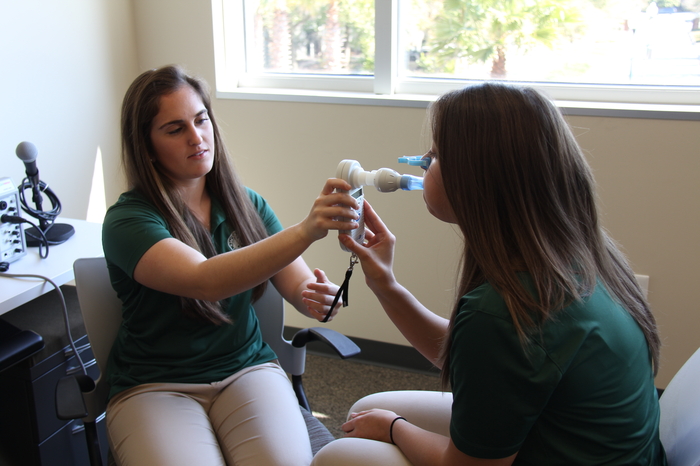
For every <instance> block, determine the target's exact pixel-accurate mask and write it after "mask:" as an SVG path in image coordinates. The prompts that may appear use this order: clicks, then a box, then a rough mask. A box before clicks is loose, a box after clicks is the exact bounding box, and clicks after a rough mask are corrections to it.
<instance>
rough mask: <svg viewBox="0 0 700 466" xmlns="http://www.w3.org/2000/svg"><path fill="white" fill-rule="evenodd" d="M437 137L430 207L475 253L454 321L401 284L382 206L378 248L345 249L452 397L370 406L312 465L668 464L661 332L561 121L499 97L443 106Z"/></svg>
mask: <svg viewBox="0 0 700 466" xmlns="http://www.w3.org/2000/svg"><path fill="white" fill-rule="evenodd" d="M430 122H431V125H432V137H433V145H432V148H431V150H430V151H429V152H428V153H427V154H426V155H425V156H424V158H423V162H424V164H423V166H424V169H425V170H426V171H425V176H424V200H425V203H426V206H427V208H428V210H429V211H430V213H431V214H432V215H434V216H435V217H437V218H438V219H440V220H442V221H444V222H448V223H453V224H456V225H458V226H459V228H460V230H461V233H462V235H463V238H464V249H463V255H462V261H461V264H462V270H461V274H460V277H459V282H458V294H457V298H456V300H455V304H454V308H453V312H452V315H451V317H450V319H445V318H442V317H440V316H438V315H436V314H434V313H432V312H431V311H429V310H428V309H426V308H425V307H424V306H423V305H422V304H421V303H420V302H418V301H417V300H416V299H415V298H414V297H413V295H411V293H409V291H408V290H406V289H405V288H403V287H402V286H401V285H400V284H399V283H398V282H397V281H396V277H395V276H394V272H393V270H392V264H393V254H394V243H395V238H394V236H393V235H392V234H391V232H390V231H389V230H388V229H387V227H386V226H385V224H384V223H383V222H382V221H381V219H380V218H379V216H378V215H377V214H376V213H375V211H374V210H373V209H372V208H371V206H369V204H366V205H365V224H366V226H367V227H368V231H367V234H366V235H367V236H366V238H367V242H366V244H364V245H361V244H358V243H355V242H353V241H352V240H350V239H349V237H347V235H344V236H342V237H341V242H342V243H343V245H344V246H346V247H347V248H348V249H350V250H351V251H353V252H354V253H355V254H357V256H358V257H359V259H360V262H361V264H362V269H363V271H364V273H365V277H366V281H367V284H368V286H369V287H370V289H371V290H372V291H373V292H374V293H375V294H376V296H377V298H378V299H379V302H380V303H381V305H382V307H383V308H384V310H385V311H386V313H387V315H388V316H389V317H390V318H391V319H392V321H393V322H394V324H395V325H396V326H397V327H398V328H399V329H400V330H401V332H402V333H403V335H404V336H405V337H406V338H407V339H408V340H409V341H410V342H411V344H412V345H413V346H414V347H415V348H416V349H418V350H419V351H420V352H421V353H422V354H423V355H424V356H425V357H426V358H428V359H429V360H430V361H431V362H433V363H434V364H435V365H436V366H437V367H440V368H441V369H442V374H443V383H444V384H445V385H447V384H448V383H449V384H450V385H451V389H452V393H451V394H449V393H444V394H442V393H439V392H436V393H432V392H391V393H385V394H375V395H370V396H369V397H366V398H365V399H363V400H360V401H359V402H358V403H356V404H355V406H353V408H352V409H351V414H350V416H349V419H348V421H347V422H346V423H345V424H344V425H343V430H344V431H345V432H346V437H347V438H343V439H340V440H337V441H335V442H331V443H330V444H329V445H327V446H326V447H324V448H323V449H322V450H321V451H320V452H319V453H318V454H317V455H316V457H315V458H314V461H313V463H312V464H313V465H315V466H320V465H331V464H332V465H334V466H346V465H352V464H365V465H387V464H391V465H409V464H412V465H431V466H437V465H462V466H464V465H511V464H528V465H530V464H533V465H534V464H537V465H544V464H547V465H553V464H561V465H600V464H605V465H632V464H634V465H664V464H666V459H665V454H664V450H663V447H662V445H661V443H660V441H659V434H658V422H659V405H658V400H657V392H656V389H655V387H654V375H655V372H656V369H657V368H658V361H659V346H660V344H659V336H658V333H657V329H656V324H655V320H654V317H653V316H652V314H651V311H650V310H649V306H648V304H647V302H646V300H645V299H644V296H643V295H642V292H641V290H640V288H639V286H638V284H637V282H636V281H635V278H634V275H633V274H632V271H631V270H630V267H629V266H628V264H627V261H626V260H625V258H624V257H623V255H622V253H621V252H620V251H619V249H618V248H617V247H616V246H615V244H614V243H613V241H612V239H611V238H610V237H609V236H608V235H607V233H606V232H605V231H604V230H603V228H602V227H601V225H600V224H599V220H598V213H597V210H596V205H595V194H594V181H593V177H592V174H591V170H590V168H589V167H588V165H587V163H586V161H585V159H584V156H583V154H582V151H581V149H580V148H579V147H578V145H577V143H576V141H575V139H574V137H573V135H572V134H571V131H570V129H569V128H568V126H567V125H566V122H565V121H564V119H563V117H562V116H561V114H560V113H559V111H558V109H557V108H556V107H555V106H554V105H553V104H552V103H551V102H549V101H548V100H547V99H545V98H544V97H543V96H541V95H540V94H539V93H537V92H536V91H535V90H533V89H530V88H518V87H511V86H507V85H502V84H490V83H486V84H482V85H477V86H473V87H468V88H465V89H462V90H459V91H454V92H451V93H448V94H446V95H444V96H442V97H440V98H439V99H438V100H437V101H436V102H435V104H434V105H433V106H432V107H431V112H430ZM381 408H384V409H381ZM436 418H437V419H436ZM367 439H370V440H367ZM392 444H394V445H392Z"/></svg>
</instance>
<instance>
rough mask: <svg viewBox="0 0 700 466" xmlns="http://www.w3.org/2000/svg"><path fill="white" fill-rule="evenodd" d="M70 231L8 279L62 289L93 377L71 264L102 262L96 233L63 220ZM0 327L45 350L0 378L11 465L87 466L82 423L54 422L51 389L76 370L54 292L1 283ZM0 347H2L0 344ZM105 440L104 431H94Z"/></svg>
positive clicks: (1, 438) (4, 441)
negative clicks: (32, 336)
mask: <svg viewBox="0 0 700 466" xmlns="http://www.w3.org/2000/svg"><path fill="white" fill-rule="evenodd" d="M62 221H63V222H64V223H68V224H70V225H71V226H72V227H73V228H74V229H75V234H74V235H73V237H71V238H69V239H68V240H67V241H66V242H65V243H63V244H59V245H53V246H51V254H50V255H49V257H47V258H46V259H41V258H40V257H39V253H38V250H37V248H28V250H27V254H26V255H25V256H24V257H22V258H21V259H19V260H17V261H15V262H13V263H12V264H11V266H10V270H9V272H10V273H12V274H29V275H37V276H43V277H47V278H49V279H51V280H52V281H53V282H54V283H56V284H57V285H58V286H61V289H62V291H63V294H64V296H65V299H66V304H67V307H68V312H69V317H70V323H71V330H72V333H73V336H74V337H75V338H76V346H77V350H78V352H79V353H80V355H81V358H82V360H83V361H84V362H85V365H86V366H87V370H88V374H90V375H91V376H93V377H97V376H98V375H99V371H98V368H97V366H96V365H95V364H94V357H93V355H92V349H91V347H90V344H89V342H88V339H87V337H86V336H85V329H84V326H83V323H82V318H81V316H80V309H79V306H78V300H77V296H76V292H75V287H74V286H69V285H68V283H69V282H71V281H72V280H73V278H74V275H73V263H74V262H75V260H77V259H79V258H82V257H102V256H103V252H102V225H101V224H98V223H91V222H86V221H83V220H75V219H62ZM0 321H2V323H5V324H7V325H8V326H12V327H8V326H4V325H2V324H0V326H3V327H5V328H6V329H8V328H9V331H12V328H15V329H17V330H26V331H32V332H34V333H36V334H38V335H40V336H41V337H42V338H43V340H44V343H45V345H46V347H45V348H44V349H43V350H42V351H40V352H39V353H36V354H35V355H34V356H30V357H29V358H28V359H26V360H24V361H21V362H18V363H16V364H14V365H13V366H12V367H9V368H8V369H7V370H5V371H2V372H0V412H2V413H3V416H2V418H1V419H0V428H1V434H0V448H1V449H2V454H0V457H2V458H11V459H12V460H13V461H14V462H13V463H11V464H22V465H37V466H54V465H56V466H58V465H63V464H72V465H76V466H83V465H87V464H89V459H88V455H87V450H86V446H85V444H86V442H85V435H84V429H83V425H82V421H81V420H77V421H72V422H70V421H62V420H60V419H58V418H57V416H56V408H55V388H56V384H57V382H58V380H59V379H60V378H62V377H64V376H66V375H67V374H71V373H74V372H76V371H79V370H80V367H79V365H78V363H77V359H76V357H75V355H74V353H73V351H72V350H71V348H70V345H69V344H68V337H67V336H66V331H65V328H64V323H63V314H62V306H61V303H60V299H59V297H58V295H57V293H56V292H55V291H54V287H53V286H52V285H51V284H50V283H47V282H46V281H45V280H42V279H40V278H34V277H31V278H9V277H5V276H0ZM0 344H1V342H0ZM98 429H99V431H100V433H101V435H104V426H103V425H102V424H100V425H99V427H98Z"/></svg>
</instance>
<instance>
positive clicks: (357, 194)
mask: <svg viewBox="0 0 700 466" xmlns="http://www.w3.org/2000/svg"><path fill="white" fill-rule="evenodd" d="M335 177H336V178H340V179H342V180H345V181H347V182H348V183H349V184H350V186H352V189H351V190H350V191H342V192H347V193H348V194H350V195H351V196H352V197H354V198H355V199H357V202H358V203H359V204H360V208H359V209H358V210H357V213H358V214H359V215H360V218H359V219H358V220H357V223H358V224H359V226H358V227H357V228H356V229H354V230H341V231H340V234H346V235H350V236H351V237H352V239H354V240H355V241H357V242H358V243H360V244H362V242H363V241H364V240H365V217H364V210H363V207H364V200H365V196H364V191H363V189H362V188H363V186H374V187H375V188H377V191H379V192H383V193H391V192H394V191H396V190H397V189H402V190H404V191H414V190H420V189H423V178H421V177H418V176H413V175H400V174H399V173H398V172H397V171H396V170H392V169H391V168H380V169H378V170H372V171H371V172H368V171H365V170H364V169H363V168H362V166H361V165H360V163H359V162H358V161H357V160H347V159H346V160H341V162H340V163H339V164H338V169H337V170H336V173H335ZM344 220H350V219H345V218H344ZM340 247H341V248H342V249H343V251H348V249H347V248H346V247H345V246H343V245H342V244H341V245H340ZM348 252H350V251H348Z"/></svg>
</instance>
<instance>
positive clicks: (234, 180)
mask: <svg viewBox="0 0 700 466" xmlns="http://www.w3.org/2000/svg"><path fill="white" fill-rule="evenodd" d="M183 86H190V87H191V88H192V89H194V91H195V92H196V93H197V94H198V95H199V97H200V98H201V99H202V102H203V103H204V106H205V108H206V109H207V113H208V114H209V116H208V117H209V120H210V121H211V124H212V127H213V130H214V145H215V147H214V164H213V167H212V169H211V171H210V172H209V173H208V174H207V175H206V189H207V190H208V192H209V194H210V195H211V196H212V197H213V198H215V199H216V200H217V201H218V202H219V203H220V204H221V206H222V208H223V209H224V212H225V214H226V219H227V221H228V224H229V227H230V228H231V231H232V232H235V233H236V235H237V237H238V240H239V242H240V245H241V246H247V245H249V244H252V243H255V242H256V241H259V240H261V239H262V238H264V237H266V236H267V232H266V230H265V226H264V225H263V223H262V220H261V219H260V216H259V215H258V212H257V210H256V209H255V207H254V206H253V204H252V202H251V201H250V198H249V197H248V194H247V192H246V190H245V187H244V186H243V184H242V183H241V181H240V180H239V178H238V176H237V175H236V172H235V171H234V169H233V167H232V165H231V161H230V157H229V154H228V151H227V150H226V146H225V145H224V143H223V140H222V138H221V134H220V132H219V127H218V125H217V124H216V118H215V117H214V113H213V112H212V108H211V99H210V97H209V91H208V87H207V86H206V84H205V83H204V82H203V81H201V80H199V79H197V78H194V77H192V76H189V75H188V74H187V73H185V71H184V70H183V69H182V68H180V67H178V66H165V67H163V68H159V69H155V70H149V71H146V72H144V73H142V74H141V75H140V76H139V77H137V78H136V79H135V80H134V82H133V83H132V84H131V86H130V87H129V89H128V90H127V92H126V95H125V96H124V102H123V104H122V118H121V132H122V164H123V165H124V169H125V171H126V178H127V182H128V184H129V188H130V189H134V190H136V191H137V192H139V193H140V194H141V195H143V196H144V197H145V198H146V199H147V200H148V201H149V202H151V203H152V204H153V205H154V206H155V207H156V208H157V209H158V211H159V212H160V213H161V214H162V215H163V217H164V218H165V220H166V222H167V223H168V226H169V228H170V232H171V233H172V235H173V236H174V237H175V238H177V239H179V240H180V241H182V242H183V243H185V244H187V245H188V246H190V247H192V248H194V249H197V250H198V251H200V252H201V253H202V254H204V256H206V257H212V256H214V255H216V250H215V248H214V244H213V243H212V241H211V236H210V233H209V231H208V230H207V229H206V228H205V227H204V225H202V223H201V222H200V221H199V220H197V218H196V217H195V215H194V214H193V213H192V212H191V211H190V209H189V208H188V207H187V205H186V203H185V202H184V201H183V199H182V198H181V196H180V193H179V191H178V190H177V189H176V187H175V185H174V184H173V183H172V181H171V180H170V178H168V177H167V176H165V175H164V174H163V172H162V171H161V170H160V168H159V165H158V164H155V163H152V162H151V160H152V159H154V158H155V151H154V149H153V143H152V142H151V126H152V123H153V119H154V118H155V117H156V115H158V112H159V110H160V98H161V96H163V95H167V94H171V93H173V92H175V91H177V90H178V89H180V88H181V87H183ZM265 286H266V282H265V283H263V284H261V285H258V286H257V287H256V288H255V289H254V291H253V299H254V300H255V299H257V298H259V297H260V296H261V295H262V293H263V291H264V289H265ZM180 300H181V304H182V309H183V311H184V312H185V313H186V314H187V315H190V316H192V317H197V318H200V319H204V320H207V321H211V322H213V323H216V324H222V323H230V322H231V320H230V318H229V317H228V316H227V315H226V314H225V313H224V312H223V309H222V306H221V304H220V303H218V302H208V301H203V300H198V299H193V298H186V297H181V298H180Z"/></svg>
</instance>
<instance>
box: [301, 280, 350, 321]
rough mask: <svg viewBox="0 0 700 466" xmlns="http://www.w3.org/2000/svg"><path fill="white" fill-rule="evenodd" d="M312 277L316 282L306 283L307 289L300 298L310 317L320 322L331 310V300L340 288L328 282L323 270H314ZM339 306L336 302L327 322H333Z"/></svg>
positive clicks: (339, 302)
mask: <svg viewBox="0 0 700 466" xmlns="http://www.w3.org/2000/svg"><path fill="white" fill-rule="evenodd" d="M314 276H315V277H316V281H315V282H309V283H307V285H306V287H307V289H306V290H304V291H302V292H301V296H302V299H303V301H304V304H305V305H306V308H307V309H308V311H309V313H310V315H311V317H313V318H314V319H316V320H318V321H319V322H321V321H323V319H325V318H326V315H327V314H328V311H329V310H330V309H331V304H333V299H334V298H335V295H336V294H337V293H338V289H339V288H340V287H339V286H338V285H336V284H335V283H332V282H331V281H330V280H328V277H326V274H325V272H324V271H323V270H320V269H315V270H314ZM341 305H342V301H340V300H338V303H337V304H336V305H335V308H334V309H333V312H332V314H331V317H329V318H328V322H330V321H331V320H333V317H334V316H335V315H336V314H337V313H338V310H339V309H340V306H341Z"/></svg>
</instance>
